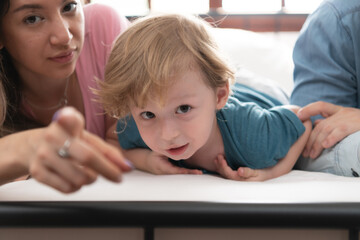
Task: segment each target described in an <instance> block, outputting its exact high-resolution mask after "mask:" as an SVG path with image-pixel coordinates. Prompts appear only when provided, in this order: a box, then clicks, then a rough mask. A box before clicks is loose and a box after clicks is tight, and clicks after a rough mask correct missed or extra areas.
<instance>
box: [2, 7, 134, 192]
mask: <svg viewBox="0 0 360 240" xmlns="http://www.w3.org/2000/svg"><path fill="white" fill-rule="evenodd" d="M127 25H128V22H127V20H126V19H125V18H121V17H120V16H119V15H118V14H117V13H116V12H115V11H113V10H111V9H110V8H109V7H106V6H103V5H99V4H90V5H87V6H86V7H84V8H83V7H82V4H81V1H80V0H71V1H70V0H2V1H1V2H0V135H1V138H0V154H1V162H0V184H4V183H6V182H9V181H12V180H14V179H16V178H19V177H21V176H24V175H28V174H30V175H31V176H32V177H33V178H35V179H37V180H38V181H40V182H42V183H45V184H47V185H49V186H51V187H53V188H55V189H57V190H59V191H62V192H65V193H69V192H73V191H76V190H78V189H79V188H80V187H81V186H83V185H85V184H89V183H91V182H93V181H94V180H95V179H96V176H97V175H98V174H101V175H103V176H104V177H106V178H108V179H109V180H112V181H115V182H119V181H120V178H121V173H122V172H123V171H129V170H130V169H131V167H130V166H129V164H127V162H126V161H125V160H124V158H123V156H122V155H121V153H120V151H119V150H118V148H116V147H114V146H111V145H110V144H109V143H106V142H105V141H103V140H102V139H109V142H110V141H111V140H110V139H111V138H115V137H114V136H113V131H114V129H115V126H114V124H115V119H112V118H109V117H108V116H105V115H104V114H103V110H102V107H101V106H100V105H99V104H96V103H95V102H94V101H93V94H92V91H91V88H97V86H96V85H95V81H94V79H95V78H100V79H102V78H103V73H104V66H105V63H106V60H107V55H108V52H109V51H110V48H111V43H112V41H113V40H114V38H115V37H116V36H117V35H118V34H120V33H121V32H122V31H123V30H124V29H125V28H126V27H127ZM80 53H81V54H80ZM66 106H71V107H66ZM63 107H66V108H63ZM60 109H61V110H60ZM55 113H56V114H55ZM54 114H55V115H54ZM84 125H85V126H86V129H84ZM113 143H114V144H117V143H116V141H113Z"/></svg>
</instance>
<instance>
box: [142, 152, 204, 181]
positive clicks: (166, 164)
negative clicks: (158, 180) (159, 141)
mask: <svg viewBox="0 0 360 240" xmlns="http://www.w3.org/2000/svg"><path fill="white" fill-rule="evenodd" d="M145 162H146V166H145V167H146V170H147V171H149V172H150V173H153V174H157V175H160V174H202V171H200V170H197V169H187V168H182V167H178V166H175V165H173V164H172V163H171V162H170V161H169V160H168V158H167V157H166V156H164V155H161V154H158V153H156V152H153V151H151V152H149V154H148V158H147V160H146V161H145Z"/></svg>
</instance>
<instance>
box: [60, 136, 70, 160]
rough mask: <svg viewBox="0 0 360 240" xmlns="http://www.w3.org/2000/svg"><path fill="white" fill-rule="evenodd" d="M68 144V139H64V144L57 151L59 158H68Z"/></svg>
mask: <svg viewBox="0 0 360 240" xmlns="http://www.w3.org/2000/svg"><path fill="white" fill-rule="evenodd" d="M70 144H71V141H70V139H66V141H65V142H64V145H63V146H62V147H61V148H60V149H59V151H58V152H57V153H58V155H59V156H60V157H61V158H69V157H70V153H69V148H70Z"/></svg>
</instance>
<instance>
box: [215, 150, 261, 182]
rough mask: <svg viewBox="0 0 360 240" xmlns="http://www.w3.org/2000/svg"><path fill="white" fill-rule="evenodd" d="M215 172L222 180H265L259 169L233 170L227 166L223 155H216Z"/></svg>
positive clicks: (242, 168) (241, 168) (243, 168)
mask: <svg viewBox="0 0 360 240" xmlns="http://www.w3.org/2000/svg"><path fill="white" fill-rule="evenodd" d="M215 165H216V167H217V172H218V173H219V174H220V176H222V177H223V178H227V179H231V180H237V181H264V180H266V179H267V177H266V175H265V172H263V171H262V170H261V169H251V168H248V167H239V168H238V169H237V170H233V169H231V168H230V167H229V165H228V164H227V162H226V160H225V158H224V156H223V155H218V157H217V158H216V159H215Z"/></svg>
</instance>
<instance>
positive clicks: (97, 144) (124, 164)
mask: <svg viewBox="0 0 360 240" xmlns="http://www.w3.org/2000/svg"><path fill="white" fill-rule="evenodd" d="M83 139H84V141H86V142H87V143H88V144H89V145H90V146H93V147H94V148H96V149H97V150H98V151H99V152H100V153H102V154H103V155H104V156H105V157H106V158H107V159H108V160H110V161H111V162H112V163H113V164H115V165H116V166H117V167H118V168H120V169H121V170H122V171H126V172H128V171H130V170H132V169H134V166H133V165H132V163H131V162H130V161H128V160H126V159H125V157H124V156H123V154H122V153H121V151H120V149H118V148H116V147H114V146H112V145H110V144H108V143H107V142H105V141H104V140H103V139H101V138H100V137H98V136H96V135H93V134H91V133H89V132H87V131H84V134H83Z"/></svg>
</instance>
